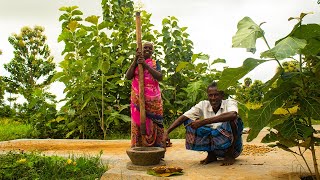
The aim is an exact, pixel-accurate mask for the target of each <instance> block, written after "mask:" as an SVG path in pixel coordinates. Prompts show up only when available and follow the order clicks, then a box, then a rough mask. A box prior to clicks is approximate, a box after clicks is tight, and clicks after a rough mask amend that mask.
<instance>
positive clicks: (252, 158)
mask: <svg viewBox="0 0 320 180" xmlns="http://www.w3.org/2000/svg"><path fill="white" fill-rule="evenodd" d="M317 128H318V129H320V126H319V127H317ZM265 134H266V131H262V132H261V133H260V134H259V136H258V138H256V139H255V140H254V141H252V142H246V141H244V150H243V152H242V154H241V156H240V157H238V158H237V161H236V163H235V164H234V165H232V166H220V164H221V161H218V162H214V163H210V164H208V165H200V163H199V161H200V160H202V159H204V158H205V157H206V153H203V152H196V151H189V150H186V149H185V145H184V140H183V139H173V140H172V141H171V142H172V143H173V145H172V147H169V148H167V152H166V155H165V158H164V162H165V163H166V165H167V166H178V167H181V168H183V172H184V174H183V175H182V176H173V177H169V178H167V179H183V180H184V179H223V180H224V179H300V178H299V177H300V176H301V175H305V174H306V173H307V171H306V167H305V165H304V163H303V161H302V160H301V159H299V157H296V156H293V155H292V154H291V153H288V152H285V151H283V150H281V149H278V148H269V147H267V146H266V145H265V144H262V143H260V141H261V138H262V137H264V135H265ZM246 136H247V135H246V134H245V135H244V140H245V139H246ZM128 148H130V140H106V141H105V140H73V139H19V140H12V141H3V142H0V153H5V152H8V151H12V150H13V151H23V152H25V151H40V152H42V153H45V154H48V155H52V154H55V155H60V156H65V157H67V156H70V155H98V154H99V153H100V152H101V151H102V152H103V154H102V156H101V158H102V161H103V163H105V164H108V165H109V168H110V169H109V170H108V171H107V172H106V173H105V174H104V175H103V176H102V177H101V179H108V180H109V179H130V180H132V179H139V180H140V179H158V177H154V176H150V175H147V174H146V172H145V171H132V170H128V169H127V168H126V166H127V164H128V163H130V159H129V158H128V156H127V155H126V150H127V149H128ZM319 151H320V147H317V149H316V154H319ZM305 155H306V159H307V161H308V162H309V164H310V165H311V166H312V161H311V155H310V153H308V152H307V153H306V154H305ZM318 161H319V160H318ZM318 164H319V163H318ZM312 169H313V168H312Z"/></svg>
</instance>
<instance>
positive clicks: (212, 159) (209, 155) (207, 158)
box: [200, 152, 218, 164]
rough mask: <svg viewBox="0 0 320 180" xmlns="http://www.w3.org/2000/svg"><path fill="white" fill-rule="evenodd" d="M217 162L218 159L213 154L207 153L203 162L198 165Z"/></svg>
mask: <svg viewBox="0 0 320 180" xmlns="http://www.w3.org/2000/svg"><path fill="white" fill-rule="evenodd" d="M217 160H218V159H217V157H216V155H215V154H214V153H212V152H208V156H207V157H206V158H205V159H204V160H201V161H200V164H209V163H211V162H214V161H217Z"/></svg>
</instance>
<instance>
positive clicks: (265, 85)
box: [262, 69, 282, 92]
mask: <svg viewBox="0 0 320 180" xmlns="http://www.w3.org/2000/svg"><path fill="white" fill-rule="evenodd" d="M281 74H282V69H281V70H278V71H277V72H276V74H275V75H274V76H273V77H272V78H271V79H270V80H269V81H267V82H266V83H264V85H263V88H262V90H263V91H264V92H267V91H269V88H270V87H271V86H272V84H273V83H274V82H276V81H277V80H278V78H279V77H280V75H281Z"/></svg>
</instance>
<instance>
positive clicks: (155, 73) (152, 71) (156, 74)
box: [142, 63, 162, 81]
mask: <svg viewBox="0 0 320 180" xmlns="http://www.w3.org/2000/svg"><path fill="white" fill-rule="evenodd" d="M142 65H143V67H144V68H145V69H147V70H148V71H149V73H150V74H151V75H152V77H153V78H154V79H156V80H157V81H162V73H161V72H160V71H157V70H156V69H153V68H152V67H150V66H149V65H148V64H147V63H142Z"/></svg>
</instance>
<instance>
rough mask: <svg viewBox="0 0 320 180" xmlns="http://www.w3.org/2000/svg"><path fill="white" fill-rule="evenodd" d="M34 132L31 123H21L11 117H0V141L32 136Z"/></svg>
mask: <svg viewBox="0 0 320 180" xmlns="http://www.w3.org/2000/svg"><path fill="white" fill-rule="evenodd" d="M35 133H36V132H35V131H34V129H33V128H32V126H31V125H26V124H22V123H20V122H17V121H13V120H11V119H0V141H8V140H12V139H21V138H32V137H34V136H35Z"/></svg>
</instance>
